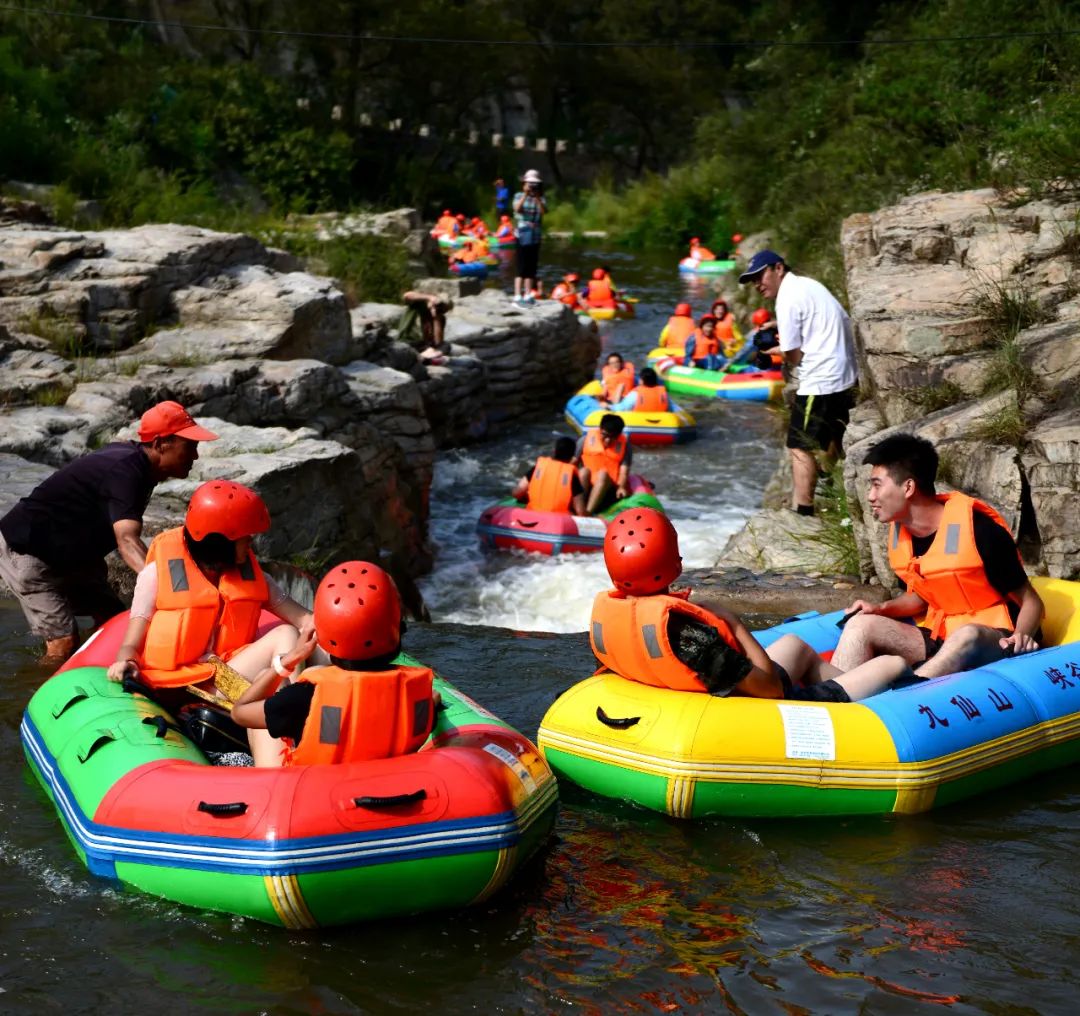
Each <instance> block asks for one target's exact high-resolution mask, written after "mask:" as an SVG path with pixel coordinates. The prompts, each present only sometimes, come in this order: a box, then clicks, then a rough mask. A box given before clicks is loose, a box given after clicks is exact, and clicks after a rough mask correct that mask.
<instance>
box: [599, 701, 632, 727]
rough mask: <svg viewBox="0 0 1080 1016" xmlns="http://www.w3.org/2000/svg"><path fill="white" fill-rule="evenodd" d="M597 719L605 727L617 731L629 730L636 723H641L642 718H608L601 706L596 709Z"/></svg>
mask: <svg viewBox="0 0 1080 1016" xmlns="http://www.w3.org/2000/svg"><path fill="white" fill-rule="evenodd" d="M596 718H597V719H598V720H599V721H600V722H601V723H602V724H603V725H604V726H605V727H612V728H613V729H615V730H628V729H629V728H630V727H632V726H633V725H634V724H635V723H640V722H641V717H640V716H619V717H612V716H608V714H607V713H605V712H604V710H603V708H602V707H601V706H597V707H596Z"/></svg>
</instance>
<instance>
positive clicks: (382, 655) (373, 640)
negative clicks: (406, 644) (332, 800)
mask: <svg viewBox="0 0 1080 1016" xmlns="http://www.w3.org/2000/svg"><path fill="white" fill-rule="evenodd" d="M404 630H405V625H404V622H403V621H402V618H401V598H400V597H399V596H398V591H397V587H396V586H395V585H394V580H393V579H392V578H390V576H389V575H388V574H387V573H386V572H385V571H383V569H382V568H380V567H379V566H378V565H376V564H370V563H369V562H367V561H346V562H345V563H344V564H339V565H337V566H335V567H334V568H331V569H330V571H329V572H327V574H326V576H325V577H324V578H323V580H322V582H320V583H319V588H318V589H317V590H316V591H315V627H314V631H312V632H309V633H308V635H307V637H305V638H303V639H301V641H300V642H299V643H298V644H297V645H296V647H295V648H294V649H293V650H291V651H290V652H288V653H286V654H285V656H284V657H283V658H282V660H281V667H280V668H279V669H277V670H275V669H274V668H272V667H267V668H265V669H264V670H263V671H262V672H261V673H259V674H258V675H257V676H256V678H255V680H254V681H253V682H252V684H251V687H249V688H248V689H247V691H245V692H244V694H243V695H242V696H241V697H240V699H239V701H238V702H237V703H236V705H235V706H234V707H233V712H232V716H233V719H234V720H236V722H237V723H239V724H240V725H241V726H242V727H247V728H249V729H250V730H251V731H253V732H254V731H258V732H261V733H262V734H264V735H265V736H266V737H267V738H273V739H280V740H281V741H283V742H284V743H285V750H284V751H282V752H278V753H277V754H276V755H275V756H273V757H271V758H267V759H265V760H264V761H260V760H258V759H256V763H255V764H256V765H261V766H283V765H284V766H289V765H330V764H333V763H338V762H366V761H369V760H371V759H380V758H394V757H395V756H397V755H408V754H410V753H411V752H414V751H417V750H419V749H420V748H421V747H422V746H423V744H424V742H425V741H426V740H427V739H428V736H429V735H430V734H431V728H432V726H433V725H434V722H435V711H436V709H437V708H438V706H439V694H438V692H436V691H434V690H433V687H432V681H433V678H434V675H433V674H432V672H431V669H430V668H428V667H411V666H404V665H401V664H395V663H393V659H394V657H395V656H397V654H398V652H399V651H400V649H401V636H402V634H403V632H404ZM316 643H317V644H318V645H319V646H320V647H321V648H322V649H323V650H324V651H325V652H326V653H327V654H328V655H329V657H330V664H329V666H321V667H308V668H307V669H306V670H305V671H304V672H303V673H302V674H300V675H299V677H297V678H296V679H295V680H293V681H292V683H291V684H286V685H285V687H283V688H281V689H280V690H278V691H275V688H276V687H277V685H278V684H279V682H280V681H281V680H282V679H283V678H284V679H285V680H289V679H290V678H292V677H293V676H294V675H295V673H296V669H297V668H298V667H299V666H300V664H301V663H303V662H304V661H305V660H306V659H308V657H310V656H311V654H312V653H313V652H314V651H315V647H316ZM275 743H280V742H278V741H275Z"/></svg>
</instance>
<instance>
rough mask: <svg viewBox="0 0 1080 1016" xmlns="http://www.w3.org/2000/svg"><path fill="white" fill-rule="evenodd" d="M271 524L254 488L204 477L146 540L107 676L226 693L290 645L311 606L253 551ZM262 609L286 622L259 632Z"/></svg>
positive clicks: (257, 752) (262, 749)
mask: <svg viewBox="0 0 1080 1016" xmlns="http://www.w3.org/2000/svg"><path fill="white" fill-rule="evenodd" d="M269 528H270V513H269V512H268V511H267V509H266V504H265V503H264V502H263V499H262V498H261V497H259V495H258V494H256V493H255V491H253V490H250V489H249V488H247V487H244V486H242V485H241V484H239V483H233V482H232V481H231V480H210V481H208V482H207V483H204V484H202V486H200V487H199V488H198V489H197V490H196V491H195V493H194V494H193V495H192V496H191V501H190V502H188V508H187V514H186V516H185V518H184V524H183V526H179V527H177V528H176V529H168V530H166V531H165V532H163V533H160V534H159V535H158V536H156V537H155V538H154V540H153V542H152V543H151V544H150V550H149V552H148V553H147V555H146V566H145V567H144V568H143V569H142V571H140V572H139V576H138V578H137V579H136V581H135V593H134V596H133V597H132V601H131V619H130V620H129V621H128V626H127V630H126V631H125V632H124V641H123V644H122V645H121V646H120V648H119V649H118V650H117V652H116V659H115V661H114V662H113V664H112V665H111V666H110V667H109V671H108V676H109V680H110V681H122V680H123V679H124V677H125V675H131V676H133V677H139V678H141V679H142V680H143V681H145V682H146V683H147V684H149V685H151V686H152V687H154V688H189V689H190V690H191V691H193V692H194V693H195V694H197V695H200V696H201V697H203V698H212V699H213V698H220V699H222V700H223V701H229V700H232V699H234V698H236V697H237V696H238V695H239V694H240V691H241V690H242V687H237V684H236V683H237V682H238V681H239V682H240V684H241V686H242V685H245V684H246V683H247V682H248V681H250V680H251V679H252V678H253V677H255V675H256V674H258V673H259V672H260V671H261V670H263V669H264V668H266V667H269V666H271V662H272V661H278V660H279V659H280V657H281V656H282V654H285V653H288V652H290V651H291V650H292V649H293V647H294V646H295V645H296V643H297V639H298V638H299V637H300V632H304V633H307V632H310V630H311V627H312V624H313V621H312V615H311V613H310V612H309V611H308V610H307V609H305V608H304V607H302V606H301V605H300V604H299V603H297V602H296V601H295V600H293V599H291V598H290V597H289V596H287V595H286V594H285V592H284V591H283V590H282V589H281V588H280V586H278V584H277V583H276V582H274V580H273V579H271V578H269V577H268V576H266V575H265V574H264V573H263V570H262V568H260V567H259V562H258V561H256V560H255V556H254V555H253V554H252V553H251V541H252V538H253V537H254V536H255V535H256V534H258V533H265V532H266V531H267V530H268V529H269ZM264 609H265V610H268V611H269V612H270V613H271V614H274V615H276V616H277V617H279V618H280V619H281V620H282V621H284V622H286V623H285V624H282V625H278V626H276V627H274V628H272V629H271V630H270V631H268V632H267V633H266V634H265V635H263V636H262V637H261V638H257V637H256V635H257V633H258V627H259V615H260V614H261V612H262V611H263V610H264ZM226 663H227V666H225V665H224V664H226ZM277 666H278V669H279V670H280V663H277ZM251 747H252V754H253V755H254V756H255V758H256V760H258V759H259V758H260V757H263V758H265V757H266V755H267V753H268V752H276V751H277V750H278V749H277V748H275V747H274V746H273V745H272V744H271V743H270V741H269V738H265V737H264V738H262V739H260V738H258V737H256V738H254V739H252V742H251Z"/></svg>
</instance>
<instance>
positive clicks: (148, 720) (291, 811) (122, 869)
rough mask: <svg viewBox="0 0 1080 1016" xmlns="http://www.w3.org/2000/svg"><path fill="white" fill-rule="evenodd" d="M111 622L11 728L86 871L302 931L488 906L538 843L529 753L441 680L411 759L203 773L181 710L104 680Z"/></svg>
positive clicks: (541, 816) (550, 782)
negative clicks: (424, 737)
mask: <svg viewBox="0 0 1080 1016" xmlns="http://www.w3.org/2000/svg"><path fill="white" fill-rule="evenodd" d="M269 617H270V615H264V619H266V618H269ZM273 620H275V621H276V619H273ZM126 625H127V615H126V614H121V615H118V616H117V617H115V618H113V619H112V620H111V621H109V622H108V623H107V624H106V625H105V626H104V628H102V629H100V630H99V631H98V632H97V633H96V634H95V635H94V636H92V637H91V639H90V641H89V642H87V643H86V645H84V646H83V648H82V649H80V650H79V652H78V653H77V654H76V655H75V656H74V657H73V658H72V659H71V660H70V661H69V662H68V663H67V664H66V665H65V666H64V668H62V669H61V671H60V672H59V673H57V674H56V675H54V676H53V677H52V678H50V679H49V680H48V681H46V682H45V684H43V685H42V686H41V688H39V689H38V691H37V692H36V693H35V694H34V696H33V698H32V699H31V700H30V704H29V706H28V707H27V709H26V713H25V715H24V716H23V721H22V726H21V729H20V734H21V737H22V743H23V747H24V749H25V751H26V757H27V759H28V761H29V763H30V768H31V769H32V770H33V772H34V775H35V776H36V777H37V778H38V780H39V781H40V782H41V784H42V786H43V787H44V788H45V791H46V793H48V795H49V797H50V798H51V799H52V801H53V803H54V804H55V806H56V810H57V813H58V814H59V817H60V820H61V822H62V824H63V827H64V830H65V832H67V834H68V837H69V838H70V840H71V842H72V844H73V845H74V847H75V850H76V852H77V853H78V855H79V857H80V858H81V859H82V861H83V862H84V863H85V864H86V866H87V868H88V869H89V870H90V872H91V873H92V874H94V875H99V876H101V877H102V878H104V879H107V880H109V881H111V882H116V883H120V884H122V885H125V886H131V887H133V888H136V889H140V890H142V891H144V892H147V893H152V894H154V895H157V896H162V897H164V898H166V899H170V900H174V901H176V902H178V903H183V904H187V905H189V906H192V907H197V908H199V909H210V910H223V911H227V912H230V913H234V914H240V915H243V916H245V917H252V918H255V919H257V920H260V921H266V922H268V923H270V924H277V925H284V926H285V927H287V928H314V927H318V926H322V925H331V924H344V923H351V922H354V921H365V920H375V919H379V918H384V917H389V916H392V915H398V914H412V913H417V912H421V911H427V910H435V909H442V908H447V907H461V906H465V905H467V904H470V903H478V902H480V901H483V900H486V899H487V898H488V897H489V896H490V895H491V894H492V893H493V892H495V891H496V890H497V889H498V888H499V887H500V886H502V885H503V884H504V883H505V882H506V881H507V880H508V879H509V878H510V877H512V876H513V874H514V873H515V872H516V871H517V870H518V869H519V868H520V867H521V865H522V864H523V863H524V862H525V860H526V859H527V858H528V857H529V856H530V855H531V854H533V853H534V852H535V851H536V850H538V849H539V848H540V847H541V846H542V845H543V844H544V842H545V841H546V840H547V838H548V836H549V834H550V832H551V829H552V826H553V824H554V820H555V813H556V810H557V807H558V794H557V790H556V784H555V779H554V777H553V776H552V774H551V770H550V769H548V767H547V765H546V764H545V763H544V761H543V759H542V758H540V756H539V755H538V753H537V750H536V748H535V747H534V746H533V745H532V743H531V742H530V741H529V740H528V739H527V738H526V737H524V736H523V735H521V734H519V733H517V732H516V731H515V730H512V729H511V728H510V727H508V726H507V725H506V724H505V723H503V722H502V721H501V720H498V719H496V718H495V717H494V716H492V715H491V713H489V712H487V710H485V709H483V708H481V707H480V706H478V705H477V704H476V703H475V702H473V701H472V700H471V699H470V698H469V697H468V696H466V695H464V694H462V693H461V692H459V691H458V690H457V689H456V688H454V687H453V685H451V684H450V683H449V682H448V681H446V680H444V679H442V678H440V677H436V680H435V687H436V689H437V690H438V691H439V692H440V693H441V695H442V700H443V704H444V707H445V708H443V709H442V710H440V711H439V712H438V714H437V716H436V721H435V728H434V730H433V732H432V735H431V737H430V739H429V740H428V742H427V744H426V745H425V746H424V747H423V748H422V749H421V750H420V751H418V752H416V753H414V754H411V755H402V756H398V757H396V758H390V759H380V760H376V761H370V762H358V763H348V764H342V765H307V766H288V767H286V768H283V769H266V768H263V769H255V768H228V767H219V766H211V765H210V764H209V762H208V760H207V757H206V755H204V754H203V752H202V751H201V750H200V749H199V748H198V747H196V745H195V744H194V742H193V741H192V740H190V739H189V737H188V728H185V727H184V726H183V722H182V721H181V722H178V716H179V715H180V714H178V713H174V712H173V711H172V710H170V709H166V708H164V707H163V706H161V705H159V704H158V703H157V702H156V701H155V700H154V699H152V698H149V697H146V696H145V695H143V694H139V693H132V692H129V691H125V690H124V689H123V688H122V687H121V685H119V684H116V683H114V682H112V681H109V680H108V678H107V677H106V665H107V664H108V663H111V662H112V660H113V659H114V658H115V656H116V651H117V648H118V646H119V644H120V642H121V641H122V638H123V633H124V629H125V627H126ZM398 662H401V663H403V664H414V663H415V661H413V660H411V659H410V658H408V657H405V656H401V657H400V658H399V660H398ZM150 694H153V695H155V697H156V693H154V692H150Z"/></svg>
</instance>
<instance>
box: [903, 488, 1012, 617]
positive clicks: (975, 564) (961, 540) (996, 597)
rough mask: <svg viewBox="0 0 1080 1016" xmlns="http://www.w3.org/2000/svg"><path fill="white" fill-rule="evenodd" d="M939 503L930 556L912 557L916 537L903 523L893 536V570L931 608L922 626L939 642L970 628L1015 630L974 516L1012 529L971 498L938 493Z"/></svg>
mask: <svg viewBox="0 0 1080 1016" xmlns="http://www.w3.org/2000/svg"><path fill="white" fill-rule="evenodd" d="M937 500H938V501H940V502H941V503H942V504H944V505H945V511H944V512H943V513H942V516H941V524H940V525H939V526H938V531H937V532H936V533H935V534H934V539H933V542H932V543H931V544H930V546H929V548H928V549H927V551H926V553H925V554H923V555H921V556H920V557H915V556H913V555H912V553H911V534H910V533H909V532H908V531H907V530H906V529H905V528H904V527H903V526H901V525H900V524H899V523H896V522H894V523H893V524H892V526H891V527H890V533H889V565H890V566H891V567H892V570H893V571H894V572H896V574H897V576H898V577H899V578H900V579H901V580H902V581H904V582H905V583H907V587H908V589H909V590H910V591H911V592H913V593H915V594H917V595H918V596H921V597H922V598H923V599H924V600H926V603H927V610H926V617H925V618H923V620H921V621H920V622H919V624H921V625H922V626H923V627H924V628H929V629H930V634H931V635H933V636H934V638H943V637H945V636H947V635H951V634H952V633H953V632H954V631H955V630H956V629H957V628H959V627H960V626H961V625H964V624H970V623H975V624H985V625H988V626H989V627H991V628H1007V629H1008V630H1009V631H1012V630H1013V621H1012V616H1011V615H1010V613H1009V608H1008V599H1007V597H1005V596H1002V594H1001V593H999V592H998V591H997V590H996V589H995V588H994V587H993V586H992V585H990V583H989V582H988V581H987V579H986V569H985V567H984V565H983V562H982V558H981V557H979V552H978V550H977V549H976V547H975V524H974V513H975V512H977V511H978V512H982V513H983V514H984V515H986V516H988V517H989V518H991V519H993V520H994V522H996V523H997V524H998V525H999V526H1001V527H1002V528H1003V529H1005V530H1008V528H1009V527H1008V525H1006V523H1005V520H1004V519H1003V518H1002V517H1001V516H1000V515H999V514H998V513H997V512H996V511H994V509H993V508H991V507H990V506H989V505H988V504H984V503H983V502H982V501H978V500H976V499H975V498H973V497H969V496H968V495H967V494H960V493H953V494H938V495H937ZM1019 556H1020V555H1019V551H1017V558H1019Z"/></svg>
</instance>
